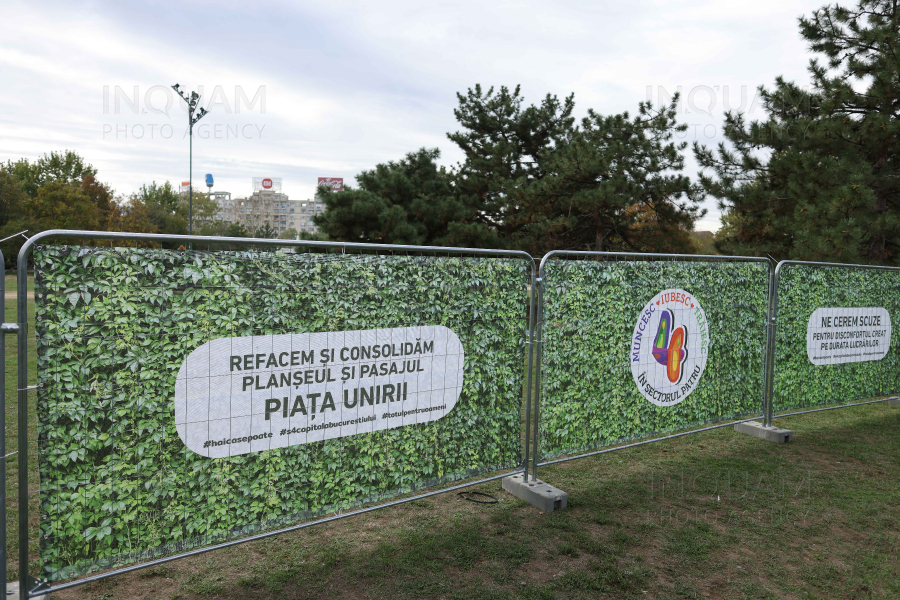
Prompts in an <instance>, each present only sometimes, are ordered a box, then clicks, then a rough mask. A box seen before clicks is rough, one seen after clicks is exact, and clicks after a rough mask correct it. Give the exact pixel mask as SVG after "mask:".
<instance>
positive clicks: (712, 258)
mask: <svg viewBox="0 0 900 600" xmlns="http://www.w3.org/2000/svg"><path fill="white" fill-rule="evenodd" d="M557 256H576V257H581V258H587V259H590V258H598V259H605V258H624V259H628V258H631V259H639V260H656V261H672V262H674V261H676V260H684V261H688V262H707V263H716V262H757V263H766V265H767V271H768V284H767V285H768V288H769V289H768V293H767V296H768V300H769V307H768V311H767V312H768V315H767V319H766V320H767V321H769V320H770V319H769V317H771V315H772V310H773V305H772V304H773V299H772V296H773V293H772V290H773V289H774V287H773V285H774V277H775V276H774V270H773V268H772V264H773V261H771V260H770V259H768V258H759V257H752V256H719V255H716V254H655V253H651V252H594V251H585V250H553V251H551V252H548V253H547V254H545V255H544V257H543V258H542V259H541V262H540V265H539V267H538V277H537V279H536V280H535V281H536V282H537V285H538V308H537V318H538V320H537V334H536V336H535V345H536V346H537V360H536V361H535V362H536V365H537V377H536V379H535V386H534V390H535V392H534V393H535V402H534V404H535V408H534V410H535V414H536V415H537V414H539V411H540V404H541V368H542V366H543V365H542V363H541V356H542V348H543V337H542V333H543V327H542V326H543V322H544V284H545V283H546V282H545V273H544V265H545V264H546V263H547V261H548V260H549V259H551V258H555V257H557ZM767 325H768V323H767ZM766 329H767V331H766V342H767V343H766V347H765V348H764V352H765V354H764V355H763V405H762V406H761V410H760V416H758V417H751V418H748V419H742V420H729V421H728V422H726V423H717V424H715V425H710V426H706V427H702V428H699V429H691V430H689V431H683V432H679V433H674V434H671V435H665V436H661V437H657V438H651V439H647V440H641V441H638V442H631V443H627V444H621V445H615V446H612V447H609V448H602V449H599V450H594V451H591V452H585V453H582V454H576V455H573V456H564V457H563V458H557V459H555V460H548V461H544V462H539V460H540V452H539V443H540V440H539V436H538V431H539V429H540V428H539V427H538V426H535V431H534V441H533V446H534V464H533V466H532V476H533V477H534V478H535V479H537V468H538V467H539V466H540V467H542V466H546V465H553V464H557V463H561V462H568V461H570V460H575V459H578V458H585V457H588V456H596V455H598V454H606V453H608V452H615V451H617V450H624V449H626V448H634V447H635V446H643V445H645V444H652V443H654V442H661V441H663V440H669V439H673V438H677V437H682V436H685V435H691V434H694V433H700V432H701V431H709V430H711V429H718V428H720V427H728V426H730V425H735V424H737V423H746V422H748V421H756V420H759V419H764V418H765V415H766V414H767V412H768V408H769V407H768V406H767V405H766V403H767V402H768V397H767V396H766V390H767V389H768V388H767V387H766V386H767V385H768V378H767V370H766V365H767V364H768V362H769V360H768V358H769V353H770V351H771V350H770V346H771V341H772V340H771V338H772V334H773V332H772V330H771V329H770V328H769V327H768V326H767V328H766ZM536 420H537V417H536Z"/></svg>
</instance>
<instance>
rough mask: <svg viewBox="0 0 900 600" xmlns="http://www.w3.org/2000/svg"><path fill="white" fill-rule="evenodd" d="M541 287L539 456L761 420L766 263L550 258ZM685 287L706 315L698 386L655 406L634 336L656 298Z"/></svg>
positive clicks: (560, 454)
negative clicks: (638, 373) (641, 380)
mask: <svg viewBox="0 0 900 600" xmlns="http://www.w3.org/2000/svg"><path fill="white" fill-rule="evenodd" d="M541 276H542V277H543V280H544V286H545V292H544V300H543V301H544V325H543V340H542V347H543V356H542V359H541V400H540V405H541V415H540V423H541V428H540V437H541V441H540V450H541V456H542V457H543V458H545V459H550V458H555V457H558V456H562V455H567V454H577V453H580V452H586V451H590V450H592V449H595V448H599V447H602V446H607V445H610V444H615V443H620V442H625V441H629V440H635V439H639V438H646V437H651V436H656V435H659V434H664V433H667V432H673V431H677V430H680V429H686V428H690V427H695V426H698V425H701V424H705V423H714V422H717V421H722V420H728V419H734V418H739V417H742V416H746V415H754V414H761V413H762V405H763V395H764V387H763V382H764V378H763V373H764V358H765V346H766V314H767V309H768V265H767V264H766V263H762V262H747V261H744V262H724V261H722V262H699V261H680V262H679V261H660V260H657V261H649V260H648V261H622V262H610V261H594V260H566V259H557V258H551V259H550V260H548V261H547V262H546V264H545V265H544V268H543V270H542V272H541ZM670 288H681V289H683V290H685V291H688V292H690V293H692V294H693V295H694V297H695V298H696V299H697V300H698V301H699V303H700V304H701V305H702V307H703V309H704V310H705V312H706V316H707V318H708V323H709V334H710V350H709V358H708V359H707V363H706V370H705V372H704V373H703V376H702V378H701V380H700V383H699V385H698V386H697V388H696V389H695V390H694V391H693V393H691V395H689V396H688V397H687V398H686V399H685V400H683V401H682V402H680V403H679V404H676V405H674V406H671V407H660V406H656V405H654V404H652V403H650V402H649V401H648V400H647V399H645V398H644V397H643V396H642V395H641V393H640V392H639V391H638V388H637V385H636V384H635V381H634V379H633V377H632V373H631V355H630V350H631V335H632V333H633V330H634V327H635V323H636V321H637V319H638V316H639V315H640V314H641V311H642V309H643V308H644V306H645V305H646V304H647V302H649V301H650V300H651V299H652V298H653V297H654V295H656V294H658V293H659V292H662V291H663V290H666V289H670Z"/></svg>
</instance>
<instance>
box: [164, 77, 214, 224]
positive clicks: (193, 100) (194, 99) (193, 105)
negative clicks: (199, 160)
mask: <svg viewBox="0 0 900 600" xmlns="http://www.w3.org/2000/svg"><path fill="white" fill-rule="evenodd" d="M179 87H180V86H179V85H178V84H177V83H176V84H175V85H173V86H172V89H173V90H175V91H176V92H178V95H179V96H181V99H182V100H184V101H185V102H186V103H187V106H188V137H189V138H190V139H189V141H188V235H194V124H195V123H196V122H197V121H199V120H200V119H202V118H203V117H205V116H206V113H208V112H209V111H208V110H206V109H205V108H203V107H202V106H201V107H200V110H197V103H198V102H200V94H198V93H197V92H191V95H190V96H186V95H185V94H184V92H182V91H181V90H180V89H178V88H179ZM194 111H197V114H196V115H195V114H194Z"/></svg>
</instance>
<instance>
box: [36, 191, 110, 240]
mask: <svg viewBox="0 0 900 600" xmlns="http://www.w3.org/2000/svg"><path fill="white" fill-rule="evenodd" d="M23 208H24V209H25V211H26V212H27V213H28V215H29V217H30V218H31V219H33V220H34V222H35V224H36V225H37V228H38V230H41V231H43V230H46V229H82V230H94V231H96V230H98V229H101V228H102V226H103V215H102V213H101V212H100V209H99V208H97V205H96V204H95V203H94V201H93V199H92V198H91V197H90V196H88V194H87V193H85V192H84V190H82V189H81V188H78V187H74V186H72V185H68V184H66V183H63V182H61V181H51V182H48V183H45V184H43V185H41V187H39V188H38V192H37V195H36V196H35V197H34V198H28V199H26V200H25V202H24V205H23Z"/></svg>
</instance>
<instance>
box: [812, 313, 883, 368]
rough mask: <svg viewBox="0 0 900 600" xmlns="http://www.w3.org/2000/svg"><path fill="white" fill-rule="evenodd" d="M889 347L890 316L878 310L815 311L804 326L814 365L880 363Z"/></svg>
mask: <svg viewBox="0 0 900 600" xmlns="http://www.w3.org/2000/svg"><path fill="white" fill-rule="evenodd" d="M890 346H891V315H890V313H888V311H887V310H885V309H884V308H881V307H864V308H863V307H860V308H817V309H816V310H815V311H813V314H812V315H811V316H810V317H809V323H808V324H807V326H806V355H807V356H808V357H809V360H810V362H812V364H814V365H836V364H840V363H850V362H864V361H868V360H881V359H882V358H884V357H885V356H886V355H887V353H888V350H889V349H890Z"/></svg>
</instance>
